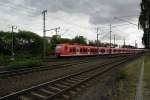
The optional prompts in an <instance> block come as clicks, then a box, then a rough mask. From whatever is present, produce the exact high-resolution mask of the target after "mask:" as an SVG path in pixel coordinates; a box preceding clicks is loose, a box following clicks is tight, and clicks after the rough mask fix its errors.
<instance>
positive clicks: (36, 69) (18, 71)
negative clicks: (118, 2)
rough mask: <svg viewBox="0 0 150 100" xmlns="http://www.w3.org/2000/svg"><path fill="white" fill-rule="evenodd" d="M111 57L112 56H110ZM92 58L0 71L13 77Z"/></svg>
mask: <svg viewBox="0 0 150 100" xmlns="http://www.w3.org/2000/svg"><path fill="white" fill-rule="evenodd" d="M117 57H118V56H115V57H112V58H117ZM96 59H99V58H98V57H96V58H94V60H96ZM110 59H111V58H110ZM90 60H93V59H92V58H91V59H87V58H86V59H83V60H81V59H78V60H77V59H76V60H74V61H71V62H66V63H57V64H52V65H47V66H39V67H32V68H24V69H19V70H11V71H2V72H0V77H1V78H5V77H12V76H15V75H21V74H27V73H32V72H38V71H44V70H52V69H59V68H64V67H69V66H72V65H79V64H84V63H89V61H90Z"/></svg>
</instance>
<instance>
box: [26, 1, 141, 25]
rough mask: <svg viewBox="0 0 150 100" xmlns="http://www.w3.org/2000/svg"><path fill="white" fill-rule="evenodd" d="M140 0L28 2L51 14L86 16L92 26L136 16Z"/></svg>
mask: <svg viewBox="0 0 150 100" xmlns="http://www.w3.org/2000/svg"><path fill="white" fill-rule="evenodd" d="M137 2H139V0H41V1H38V2H37V0H26V3H27V4H28V5H29V6H32V7H35V8H37V9H41V10H42V9H48V11H49V12H53V13H54V12H58V11H62V12H66V13H69V14H76V15H77V14H85V15H87V16H89V18H90V19H89V22H90V23H91V24H96V25H97V24H105V23H108V22H109V23H115V22H116V21H114V19H113V17H114V16H128V15H136V14H137V13H138V11H139V6H138V5H139V4H138V3H137Z"/></svg>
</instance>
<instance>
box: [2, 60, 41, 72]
mask: <svg viewBox="0 0 150 100" xmlns="http://www.w3.org/2000/svg"><path fill="white" fill-rule="evenodd" d="M40 65H41V61H40V60H37V59H26V60H21V61H14V62H11V63H10V64H9V65H8V66H6V67H5V69H7V70H14V69H22V68H31V67H36V66H40Z"/></svg>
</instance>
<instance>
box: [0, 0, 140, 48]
mask: <svg viewBox="0 0 150 100" xmlns="http://www.w3.org/2000/svg"><path fill="white" fill-rule="evenodd" d="M139 4H140V0H0V30H3V31H10V30H11V29H10V28H9V26H11V25H15V26H17V27H18V29H20V30H28V31H33V32H36V33H37V34H39V35H41V36H42V34H43V33H42V26H43V25H42V24H43V21H42V11H43V10H44V9H47V14H46V29H47V30H48V29H51V28H55V27H61V28H60V31H59V34H61V35H62V37H67V38H72V37H74V36H76V35H82V36H85V37H86V38H87V40H95V39H96V27H99V33H100V35H99V39H100V40H101V41H102V42H108V40H109V25H110V24H112V26H113V27H112V35H114V34H115V35H116V39H117V41H116V42H117V43H118V44H123V39H125V40H126V44H131V45H134V43H135V40H136V41H137V42H138V46H139V47H142V43H141V38H142V35H143V32H142V31H141V30H138V27H137V26H136V25H133V24H138V15H139V13H140V6H139ZM114 17H118V18H120V19H121V20H119V19H114ZM128 22H131V23H133V24H128ZM16 31H17V30H16ZM54 34H55V33H54V31H51V32H47V36H52V35H54ZM112 42H113V41H112Z"/></svg>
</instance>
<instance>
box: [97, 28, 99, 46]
mask: <svg viewBox="0 0 150 100" xmlns="http://www.w3.org/2000/svg"><path fill="white" fill-rule="evenodd" d="M98 35H99V34H98V28H97V47H98Z"/></svg>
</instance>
